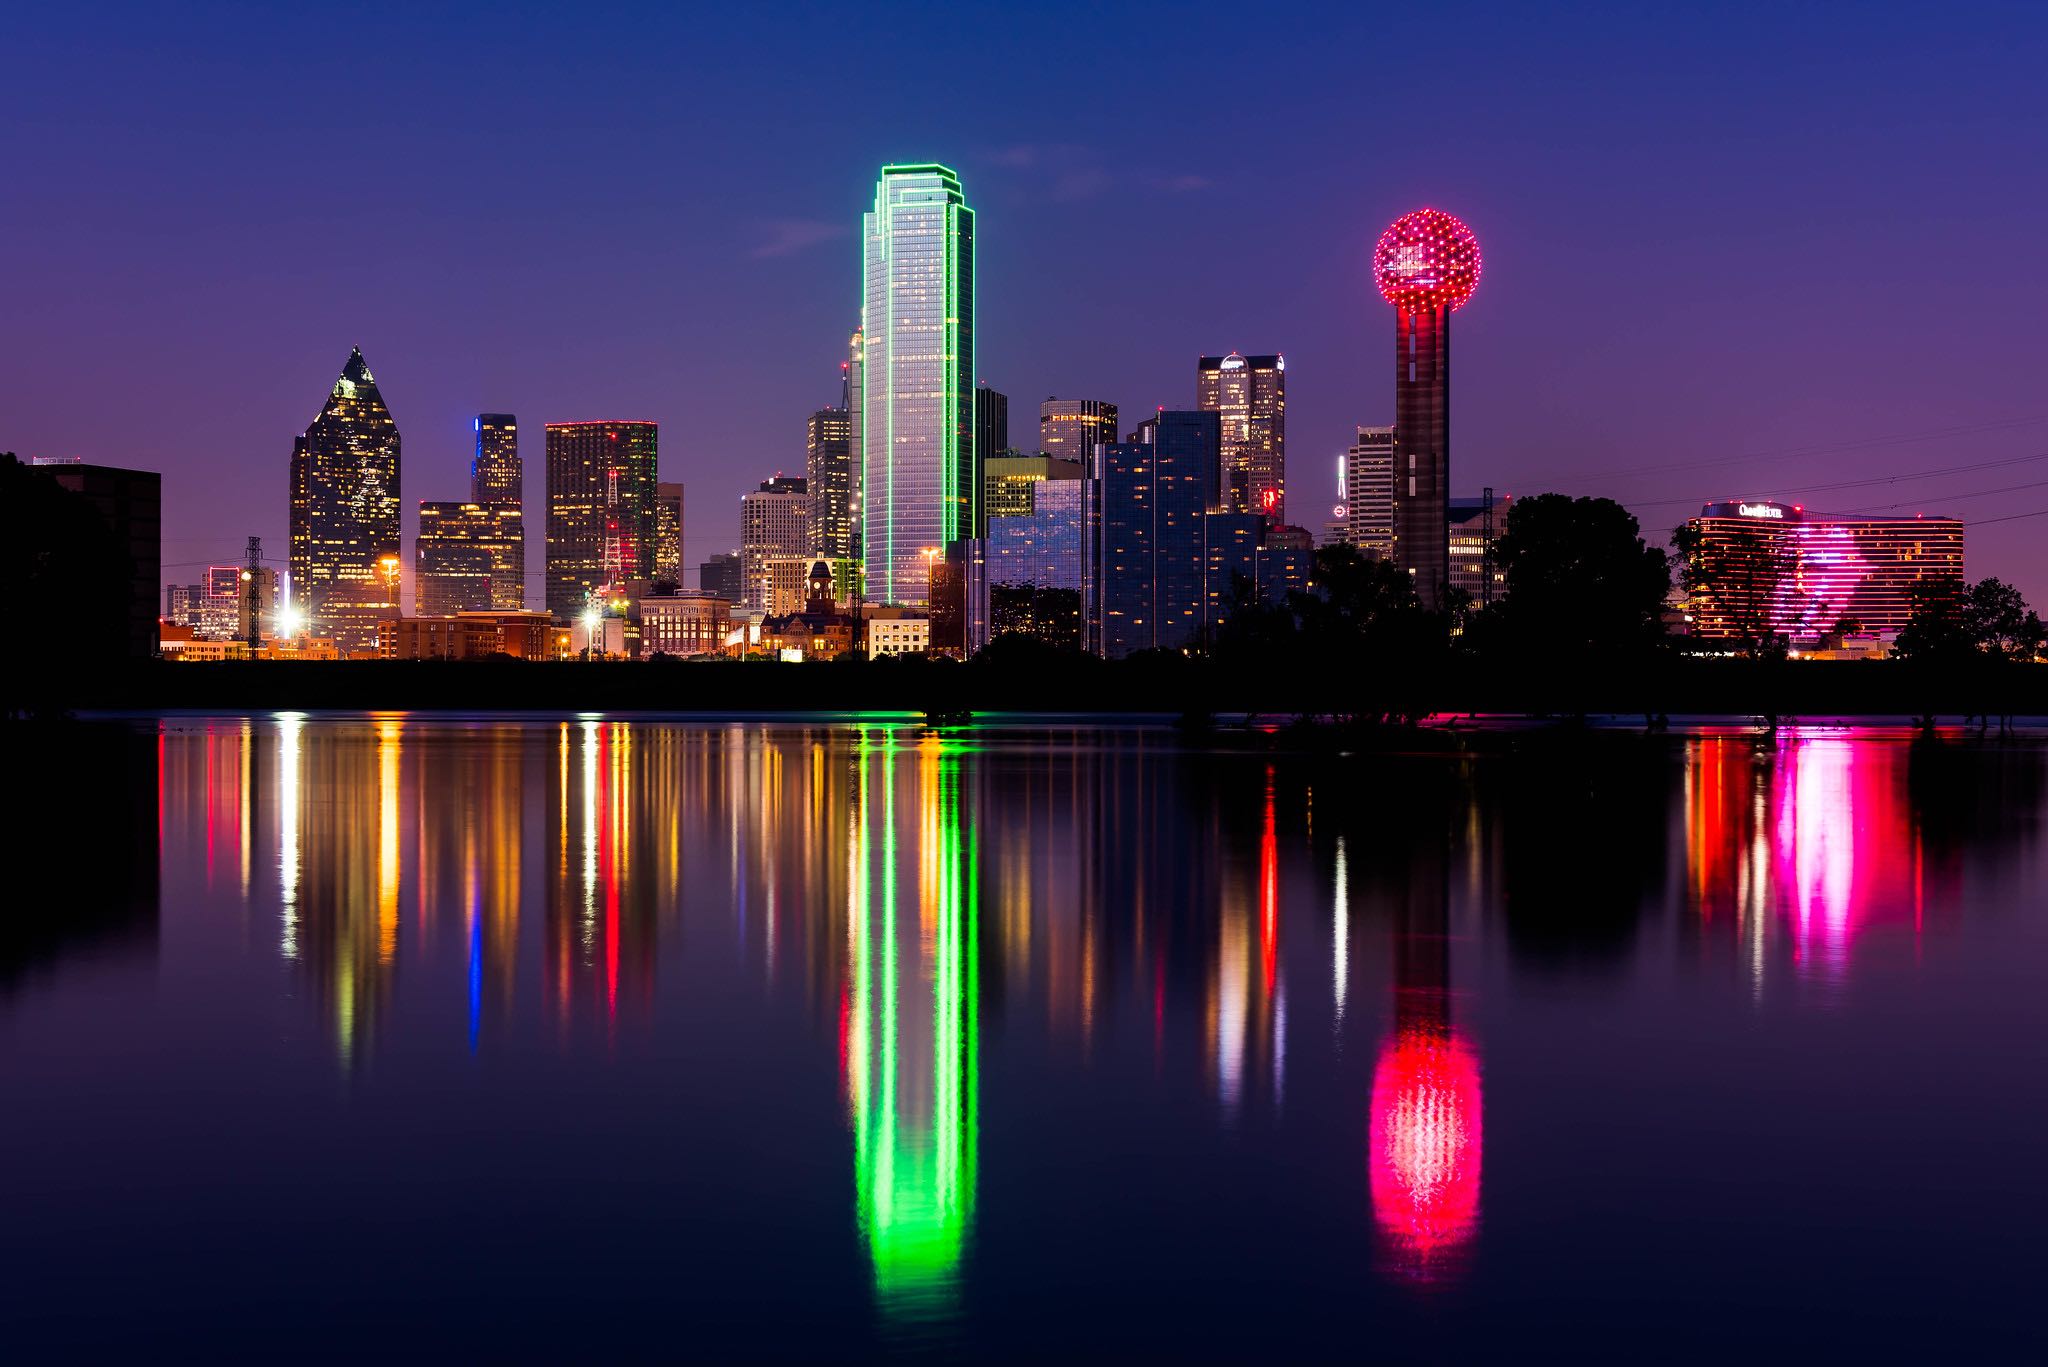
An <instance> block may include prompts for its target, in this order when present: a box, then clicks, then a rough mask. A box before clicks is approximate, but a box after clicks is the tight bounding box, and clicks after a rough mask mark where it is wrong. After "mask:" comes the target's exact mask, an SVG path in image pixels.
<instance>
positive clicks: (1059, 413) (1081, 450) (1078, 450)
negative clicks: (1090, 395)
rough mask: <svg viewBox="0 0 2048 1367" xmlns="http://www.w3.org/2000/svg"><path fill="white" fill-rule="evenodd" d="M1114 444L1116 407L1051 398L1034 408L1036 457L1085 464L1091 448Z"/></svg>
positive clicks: (1089, 401)
mask: <svg viewBox="0 0 2048 1367" xmlns="http://www.w3.org/2000/svg"><path fill="white" fill-rule="evenodd" d="M1115 440H1116V405H1115V404H1113V403H1107V402H1105V401H1103V400H1101V399H1062V398H1059V397H1058V396H1054V397H1052V398H1050V399H1047V400H1046V401H1045V402H1044V403H1042V404H1040V405H1038V453H1039V454H1040V455H1042V456H1050V457H1052V458H1053V459H1054V460H1075V461H1080V462H1082V463H1083V464H1086V463H1087V461H1088V459H1089V458H1090V457H1092V456H1093V455H1094V454H1095V448H1096V447H1098V446H1103V445H1107V444H1108V443H1110V442H1113V441H1115Z"/></svg>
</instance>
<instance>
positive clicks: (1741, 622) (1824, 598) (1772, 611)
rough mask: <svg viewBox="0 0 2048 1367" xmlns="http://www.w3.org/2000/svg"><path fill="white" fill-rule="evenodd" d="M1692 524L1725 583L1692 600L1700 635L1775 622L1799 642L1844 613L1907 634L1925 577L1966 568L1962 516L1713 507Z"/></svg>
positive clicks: (1735, 635) (1712, 569)
mask: <svg viewBox="0 0 2048 1367" xmlns="http://www.w3.org/2000/svg"><path fill="white" fill-rule="evenodd" d="M1686 525H1687V527H1688V528H1689V529H1690V530H1691V531H1692V532H1693V534H1694V535H1695V537H1696V539H1697V540H1696V544H1697V547H1698V549H1697V550H1696V551H1695V553H1694V555H1695V559H1694V565H1693V568H1694V570H1695V572H1696V573H1697V574H1700V575H1701V577H1703V578H1705V579H1707V580H1708V581H1710V582H1712V583H1713V584H1715V585H1716V586H1717V588H1716V589H1715V590H1713V591H1710V592H1703V593H1698V594H1695V595H1694V596H1693V598H1692V600H1691V602H1690V603H1689V604H1688V606H1687V615H1688V617H1689V619H1690V630H1691V632H1692V634H1693V635H1695V636H1701V637H1705V638H1707V639H1709V640H1733V639H1739V638H1742V637H1746V636H1748V635H1750V634H1751V629H1752V628H1753V627H1755V626H1765V627H1768V629H1769V630H1771V631H1773V632H1775V633H1777V634H1778V635H1780V636H1783V637H1785V638H1786V639H1788V640H1790V641H1791V642H1793V643H1794V644H1803V643H1809V642H1813V641H1817V640H1819V639H1820V638H1821V637H1822V636H1826V635H1830V634H1832V633H1833V632H1834V631H1835V629H1836V627H1837V625H1838V624H1839V623H1841V621H1842V620H1843V619H1844V618H1850V619H1853V620H1854V621H1855V622H1856V623H1857V629H1858V630H1859V631H1860V632H1861V633H1864V634H1869V635H1875V636H1879V637H1882V638H1890V637H1894V636H1897V635H1898V633H1899V629H1900V628H1902V627H1903V626H1905V625H1906V620H1907V618H1908V617H1910V616H1911V615H1912V603H1911V597H1910V595H1911V592H1912V588H1913V585H1914V584H1916V583H1918V582H1919V581H1920V580H1922V579H1927V578H1934V577H1939V576H1955V577H1958V578H1960V577H1961V576H1962V574H1963V524H1962V523H1961V522H1960V521H1958V520H1957V519H1955V518H1952V517H1860V516H1854V515H1849V514H1829V513H1811V512H1808V511H1806V510H1805V509H1804V508H1803V507H1800V506H1798V505H1796V504H1788V503H1774V502H1771V501H1769V500H1767V499H1758V500H1756V501H1754V502H1730V503H1709V504H1707V505H1706V506H1705V507H1703V508H1702V509H1701V510H1700V515H1699V516H1698V517H1696V518H1693V519H1691V520H1690V521H1689V522H1688V523H1687V524H1686Z"/></svg>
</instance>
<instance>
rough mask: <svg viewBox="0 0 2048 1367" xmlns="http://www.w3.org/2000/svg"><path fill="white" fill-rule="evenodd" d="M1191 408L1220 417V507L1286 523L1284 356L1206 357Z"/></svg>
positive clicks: (1200, 364) (1197, 374)
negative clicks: (1260, 514) (1259, 514)
mask: <svg viewBox="0 0 2048 1367" xmlns="http://www.w3.org/2000/svg"><path fill="white" fill-rule="evenodd" d="M1195 407H1197V408H1200V409H1202V410H1204V411H1206V412H1212V413H1219V414H1221V415H1222V417H1223V454H1222V469H1221V471H1220V472H1219V473H1218V477H1217V485H1218V488H1219V490H1220V498H1221V506H1222V507H1223V508H1224V509H1225V510H1226V511H1229V512H1234V513H1264V514H1265V515H1266V516H1267V517H1269V518H1271V519H1272V520H1273V521H1275V522H1285V521H1286V520H1287V516H1286V514H1287V358H1286V357H1285V356H1240V355H1238V354H1237V353H1236V352H1234V351H1233V352H1231V353H1230V354H1229V355H1228V356H1204V357H1202V358H1201V360H1200V361H1198V362H1197V363H1196V365H1195Z"/></svg>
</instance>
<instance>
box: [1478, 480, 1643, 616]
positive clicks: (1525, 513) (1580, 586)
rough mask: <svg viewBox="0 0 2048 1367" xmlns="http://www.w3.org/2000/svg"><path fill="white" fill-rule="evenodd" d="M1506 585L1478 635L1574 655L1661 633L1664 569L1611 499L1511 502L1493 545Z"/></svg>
mask: <svg viewBox="0 0 2048 1367" xmlns="http://www.w3.org/2000/svg"><path fill="white" fill-rule="evenodd" d="M1494 560H1495V563H1496V564H1498V565H1499V566H1500V570H1501V574H1502V576H1503V578H1504V580H1505V583H1506V594H1505V596H1503V597H1502V599H1501V600H1500V601H1499V602H1498V603H1496V604H1494V605H1493V606H1492V607H1490V608H1488V609H1487V610H1486V612H1484V613H1482V614H1480V615H1481V616H1482V617H1491V618H1492V620H1491V621H1490V622H1488V623H1487V624H1486V625H1485V626H1484V627H1482V628H1481V629H1480V631H1479V638H1480V639H1481V640H1482V641H1484V640H1487V639H1489V638H1490V639H1491V640H1493V641H1495V642H1498V643H1500V644H1504V645H1509V646H1511V647H1512V648H1515V649H1518V650H1530V649H1539V650H1549V651H1555V652H1559V653H1564V652H1570V653H1574V654H1578V655H1581V656H1583V655H1585V654H1588V653H1592V654H1596V655H1604V654H1614V653H1628V652H1634V651H1641V650H1647V649H1650V648H1652V647H1654V646H1655V645H1657V644H1658V643H1659V642H1661V641H1662V640H1663V637H1664V597H1665V595H1666V594H1667V593H1669V592H1670V590H1671V566H1670V561H1669V560H1668V558H1667V557H1666V556H1665V554H1664V552H1663V551H1662V550H1661V549H1660V548H1658V547H1655V546H1648V545H1645V544H1644V543H1643V538H1642V534H1641V528H1640V527H1639V526H1638V524H1637V522H1636V520H1635V518H1634V517H1633V516H1632V515H1631V514H1630V513H1629V511H1628V509H1626V508H1624V507H1622V506H1621V505H1620V504H1619V503H1616V502H1614V501H1613V500H1612V499H1606V498H1573V497H1571V496H1570V495H1568V494H1539V495H1537V496H1536V497H1534V498H1526V499H1517V500H1516V501H1515V503H1514V505H1513V506H1512V507H1511V508H1509V510H1508V520H1507V526H1506V528H1505V529H1504V530H1503V531H1502V532H1501V535H1500V540H1499V541H1498V542H1497V543H1496V544H1495V546H1494Z"/></svg>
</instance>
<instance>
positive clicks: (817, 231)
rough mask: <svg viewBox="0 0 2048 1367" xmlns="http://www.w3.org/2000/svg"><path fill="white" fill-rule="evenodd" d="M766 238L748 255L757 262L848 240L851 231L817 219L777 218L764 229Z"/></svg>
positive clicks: (840, 225)
mask: <svg viewBox="0 0 2048 1367" xmlns="http://www.w3.org/2000/svg"><path fill="white" fill-rule="evenodd" d="M762 230H763V232H764V234H765V238H764V240H763V241H761V242H757V243H756V244H754V246H753V247H752V248H751V249H750V250H749V251H748V252H747V255H748V256H749V257H750V258H752V259H753V260H756V261H762V260H766V259H768V258H769V257H774V256H794V255H796V253H798V252H801V251H807V250H809V249H810V248H812V247H815V246H817V245H818V244H819V243H820V242H830V241H831V240H832V239H833V238H835V237H845V236H846V235H847V233H848V232H850V231H851V229H850V228H849V227H848V226H847V225H846V224H844V223H827V222H825V221H824V220H823V219H816V218H777V219H771V220H770V221H768V222H767V223H765V224H763V225H762Z"/></svg>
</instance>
